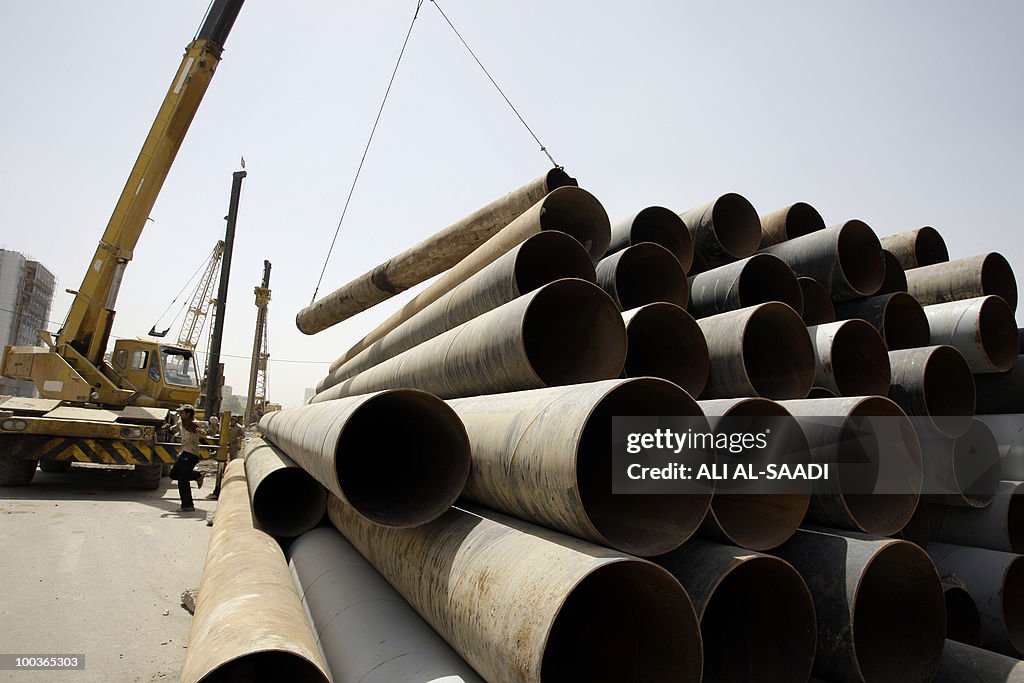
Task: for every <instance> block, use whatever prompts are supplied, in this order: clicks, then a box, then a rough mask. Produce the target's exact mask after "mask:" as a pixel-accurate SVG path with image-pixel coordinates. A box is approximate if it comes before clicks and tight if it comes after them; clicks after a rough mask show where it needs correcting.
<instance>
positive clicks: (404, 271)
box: [295, 168, 576, 334]
mask: <svg viewBox="0 0 1024 683" xmlns="http://www.w3.org/2000/svg"><path fill="white" fill-rule="evenodd" d="M567 185H568V186H575V185H576V180H575V179H573V178H570V177H569V176H568V175H567V174H566V173H565V171H563V170H562V169H560V168H553V169H551V170H550V171H548V172H547V173H545V174H544V175H542V176H540V177H539V178H535V179H534V180H531V181H530V182H528V183H526V184H525V185H523V186H522V187H520V188H518V189H516V190H513V191H512V192H509V193H508V194H506V195H504V196H502V197H499V198H498V199H496V200H494V201H493V202H491V203H490V204H488V205H486V206H484V207H483V208H481V209H478V210H476V211H474V212H473V213H471V214H470V215H468V216H466V217H465V218H462V219H460V220H458V221H456V222H455V223H452V224H451V225H449V226H448V227H447V228H444V229H443V230H441V231H439V232H436V233H434V234H433V235H431V236H430V237H428V238H427V239H425V240H423V241H422V242H420V243H419V244H417V245H416V246H414V247H410V248H409V249H406V250H405V251H403V252H402V253H401V254H398V255H397V256H393V257H392V258H389V259H388V260H387V261H385V262H384V263H382V264H380V265H378V266H376V267H375V268H373V269H372V270H370V271H368V272H366V273H363V274H362V275H360V276H359V277H357V278H356V279H354V280H352V281H351V282H349V283H348V284H347V285H344V286H342V287H339V288H338V289H336V290H335V291H334V292H332V293H331V294H328V295H327V296H325V297H324V298H323V299H320V300H319V301H317V302H316V303H313V304H311V305H310V306H308V307H306V308H304V309H303V310H302V311H300V312H299V314H298V316H296V318H295V323H296V325H297V326H298V328H299V330H301V331H302V332H304V333H306V334H314V333H316V332H320V331H321V330H325V329H327V328H328V327H330V326H332V325H334V324H336V323H339V322H341V321H342V320H345V319H346V318H349V317H351V316H353V315H355V314H356V313H359V312H361V311H365V310H366V309H368V308H370V307H372V306H375V305H376V304H379V303H380V302H382V301H386V300H388V299H390V298H391V297H393V296H394V295H395V294H398V293H399V292H403V291H405V290H406V289H408V288H409V287H412V286H414V285H418V284H419V283H421V282H424V281H425V280H428V279H430V278H432V277H434V276H435V275H437V274H438V273H443V272H444V271H446V270H448V269H449V268H451V267H452V266H454V265H455V264H456V263H458V262H459V261H460V260H462V259H463V258H465V257H466V256H468V255H469V253H470V252H472V251H473V250H474V249H476V248H477V247H478V246H480V245H481V244H482V243H483V242H485V241H486V240H488V239H490V238H491V237H492V236H493V235H494V234H495V233H497V232H498V231H499V230H501V229H502V228H504V227H505V226H506V225H508V224H509V223H511V222H512V221H513V220H514V219H515V218H517V217H518V216H520V215H521V214H523V213H524V212H525V211H527V210H528V209H529V208H530V207H532V206H534V205H536V204H537V202H539V201H540V200H541V199H543V198H544V196H545V195H547V194H548V193H549V192H551V191H553V190H555V189H556V188H559V187H563V186H567Z"/></svg>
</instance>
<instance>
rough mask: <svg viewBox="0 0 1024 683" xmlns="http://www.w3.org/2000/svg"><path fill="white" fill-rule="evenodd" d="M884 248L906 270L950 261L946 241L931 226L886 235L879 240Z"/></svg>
mask: <svg viewBox="0 0 1024 683" xmlns="http://www.w3.org/2000/svg"><path fill="white" fill-rule="evenodd" d="M878 241H879V242H880V243H881V244H882V248H883V249H885V250H886V251H888V252H889V253H890V254H892V255H893V256H895V257H896V261H897V262H898V263H899V264H900V266H901V267H902V268H903V269H904V270H910V269H911V268H920V267H921V266H931V265H934V264H936V263H945V262H946V261H948V260H949V252H948V251H947V250H946V241H945V240H943V239H942V235H940V234H939V231H938V230H936V229H935V228H933V227H931V226H927V225H926V226H924V227H922V228H918V229H917V230H907V231H906V232H900V233H897V234H895V235H886V236H885V237H880V238H879V240H878Z"/></svg>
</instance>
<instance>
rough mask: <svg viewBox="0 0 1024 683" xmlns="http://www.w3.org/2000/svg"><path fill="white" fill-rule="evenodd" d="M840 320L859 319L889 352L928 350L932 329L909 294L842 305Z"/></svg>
mask: <svg viewBox="0 0 1024 683" xmlns="http://www.w3.org/2000/svg"><path fill="white" fill-rule="evenodd" d="M835 315H836V317H837V318H839V319H840V320H850V319H853V318H859V319H861V320H865V321H867V322H869V323H871V325H873V326H874V328H875V329H876V330H878V333H879V334H881V335H882V338H883V339H885V344H886V346H888V347H889V350H890V351H897V350H899V349H912V348H916V347H918V346H928V342H929V339H931V329H930V328H929V327H928V316H926V315H925V314H924V308H922V307H921V304H919V303H917V299H915V298H914V297H912V296H910V295H909V294H907V293H906V292H893V293H891V294H882V295H880V296H872V297H868V298H866V299H857V300H855V301H847V302H845V303H842V304H839V305H838V306H836V308H835Z"/></svg>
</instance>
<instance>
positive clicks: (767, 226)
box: [759, 202, 825, 249]
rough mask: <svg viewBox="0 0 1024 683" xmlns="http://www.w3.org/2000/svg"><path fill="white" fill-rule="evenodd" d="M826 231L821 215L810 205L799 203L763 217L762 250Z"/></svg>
mask: <svg viewBox="0 0 1024 683" xmlns="http://www.w3.org/2000/svg"><path fill="white" fill-rule="evenodd" d="M824 229H825V221H824V219H822V217H821V214H820V213H818V210H817V209H815V208H814V207H813V206H811V205H810V204H806V203H804V202H797V203H796V204H790V205H789V206H786V207H784V208H781V209H777V210H775V211H772V212H771V213H767V214H764V215H763V216H761V246H760V247H759V248H760V249H764V248H765V247H770V246H772V245H773V244H779V243H780V242H785V241H787V240H791V239H795V238H797V237H803V236H804V235H809V234H811V233H812V232H817V231H819V230H824Z"/></svg>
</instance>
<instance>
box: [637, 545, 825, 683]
mask: <svg viewBox="0 0 1024 683" xmlns="http://www.w3.org/2000/svg"><path fill="white" fill-rule="evenodd" d="M657 562H658V564H660V565H661V566H662V567H664V568H665V569H667V570H669V571H670V572H671V573H672V575H673V576H675V577H676V578H677V579H679V582H680V583H682V584H683V588H685V589H686V592H687V593H688V594H689V595H690V599H691V600H693V606H694V608H695V609H696V610H697V618H698V620H699V621H700V632H701V639H702V640H703V642H704V677H703V679H702V681H703V683H717V682H722V683H725V682H729V683H742V682H744V681H746V682H747V683H762V682H763V681H793V682H794V683H797V682H799V683H803V682H804V681H806V680H807V677H808V676H810V674H811V665H812V664H813V662H814V650H815V640H816V637H815V636H816V632H815V615H814V603H813V601H812V600H811V593H810V591H809V590H808V589H807V584H806V583H804V580H803V579H802V578H801V577H800V574H798V573H797V571H796V570H795V569H793V567H792V566H791V565H790V564H789V563H787V562H785V561H784V560H780V559H779V558H777V557H772V556H771V555H762V554H760V553H752V552H750V551H749V550H741V549H739V548H734V547H731V546H727V545H719V544H717V543H710V542H708V541H692V542H690V543H687V544H686V545H685V546H683V547H682V548H679V549H677V550H674V551H672V552H671V553H669V554H667V555H663V556H661V557H659V558H658V559H657Z"/></svg>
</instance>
